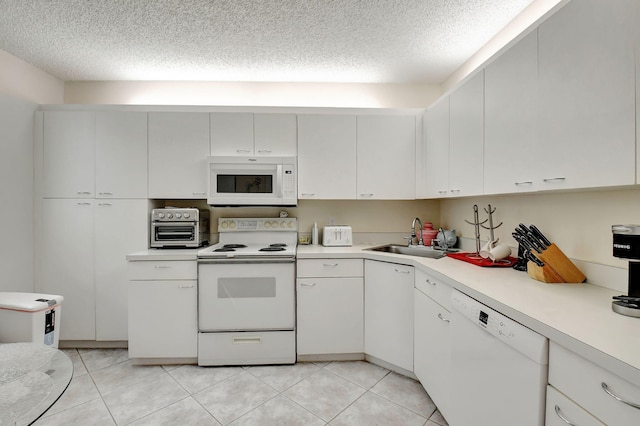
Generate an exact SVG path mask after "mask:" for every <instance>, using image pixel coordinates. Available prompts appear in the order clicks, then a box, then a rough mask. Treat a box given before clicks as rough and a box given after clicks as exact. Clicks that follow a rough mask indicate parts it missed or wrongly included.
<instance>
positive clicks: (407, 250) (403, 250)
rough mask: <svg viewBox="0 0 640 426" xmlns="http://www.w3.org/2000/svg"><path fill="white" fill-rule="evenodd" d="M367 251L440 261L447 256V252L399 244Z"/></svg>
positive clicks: (372, 248)
mask: <svg viewBox="0 0 640 426" xmlns="http://www.w3.org/2000/svg"><path fill="white" fill-rule="evenodd" d="M365 250H371V251H379V252H383V253H394V254H404V255H408V256H420V257H429V258H431V259H440V258H441V257H444V256H446V252H445V251H443V250H438V249H434V248H431V247H427V246H402V245H399V244H386V245H384V246H378V247H371V248H368V249H365Z"/></svg>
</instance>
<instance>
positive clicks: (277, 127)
mask: <svg viewBox="0 0 640 426" xmlns="http://www.w3.org/2000/svg"><path fill="white" fill-rule="evenodd" d="M253 128H254V135H255V139H254V148H255V155H274V156H279V157H286V156H292V157H295V156H296V155H297V143H298V124H297V119H296V115H295V114H254V115H253Z"/></svg>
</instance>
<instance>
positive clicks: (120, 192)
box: [96, 111, 148, 198]
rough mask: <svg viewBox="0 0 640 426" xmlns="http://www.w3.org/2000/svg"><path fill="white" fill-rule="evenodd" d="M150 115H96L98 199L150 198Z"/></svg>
mask: <svg viewBox="0 0 640 426" xmlns="http://www.w3.org/2000/svg"><path fill="white" fill-rule="evenodd" d="M147 175H148V173H147V113H146V112H116V111H109V112H98V113H96V197H98V198H147Z"/></svg>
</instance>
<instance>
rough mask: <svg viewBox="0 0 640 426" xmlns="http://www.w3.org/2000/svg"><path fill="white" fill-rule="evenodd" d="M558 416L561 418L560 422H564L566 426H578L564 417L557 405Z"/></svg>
mask: <svg viewBox="0 0 640 426" xmlns="http://www.w3.org/2000/svg"><path fill="white" fill-rule="evenodd" d="M556 416H558V417H560V420H562V421H563V422H565V423H566V424H568V425H570V426H576V425H574V424H573V423H571V422H570V421H569V420H567V418H566V417H565V416H563V415H562V412H561V411H560V407H558V406H557V405H556Z"/></svg>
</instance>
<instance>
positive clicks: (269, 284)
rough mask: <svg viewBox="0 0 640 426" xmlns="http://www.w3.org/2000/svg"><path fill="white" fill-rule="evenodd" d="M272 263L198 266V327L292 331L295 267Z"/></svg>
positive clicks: (236, 262) (217, 262)
mask: <svg viewBox="0 0 640 426" xmlns="http://www.w3.org/2000/svg"><path fill="white" fill-rule="evenodd" d="M268 262H269V263H262V262H259V261H258V262H255V261H251V262H245V263H243V262H241V261H240V262H239V261H237V260H236V261H232V262H229V263H225V262H224V261H222V262H220V261H206V260H205V261H201V262H200V263H198V328H199V330H200V331H201V332H207V331H232V330H244V331H250V330H293V328H294V324H295V267H294V262H293V261H292V260H286V261H282V262H277V261H276V262H275V263H274V260H269V261H268Z"/></svg>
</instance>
